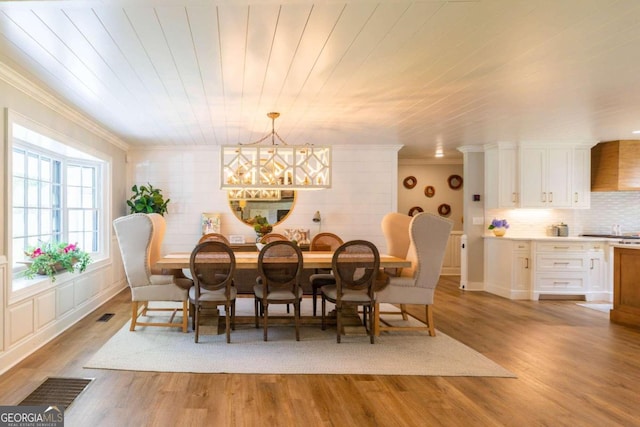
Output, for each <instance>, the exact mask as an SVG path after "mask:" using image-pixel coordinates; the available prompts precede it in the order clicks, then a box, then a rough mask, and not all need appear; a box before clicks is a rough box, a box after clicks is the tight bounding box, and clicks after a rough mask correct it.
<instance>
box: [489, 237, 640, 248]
mask: <svg viewBox="0 0 640 427" xmlns="http://www.w3.org/2000/svg"><path fill="white" fill-rule="evenodd" d="M483 237H484V238H487V239H507V240H532V241H533V240H535V241H541V242H608V243H609V244H612V243H617V242H619V241H620V238H608V237H583V236H567V237H559V236H509V235H508V234H507V235H504V236H502V237H498V236H494V235H493V234H485V235H484V236H483ZM620 246H640V245H624V244H621V245H620Z"/></svg>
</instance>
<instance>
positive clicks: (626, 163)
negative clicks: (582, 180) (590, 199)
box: [590, 140, 640, 191]
mask: <svg viewBox="0 0 640 427" xmlns="http://www.w3.org/2000/svg"><path fill="white" fill-rule="evenodd" d="M591 162H592V163H591V178H590V181H591V191H634V190H640V168H638V162H640V141H637V140H632V141H608V142H601V143H599V144H598V145H596V146H594V147H593V148H592V149H591Z"/></svg>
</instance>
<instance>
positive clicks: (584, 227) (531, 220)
mask: <svg viewBox="0 0 640 427" xmlns="http://www.w3.org/2000/svg"><path fill="white" fill-rule="evenodd" d="M493 218H500V219H502V218H505V219H507V220H508V221H509V224H510V228H509V231H508V233H509V235H510V236H513V237H517V236H523V237H527V236H534V237H535V236H545V235H548V233H549V227H550V226H551V225H552V224H558V223H560V222H563V223H565V224H568V225H569V235H571V236H578V235H580V234H584V233H588V234H607V233H611V226H612V225H613V224H620V226H621V228H622V232H623V233H625V232H627V233H628V232H636V233H638V232H640V192H635V191H626V192H610V193H609V192H607V193H601V192H596V193H591V209H575V210H572V209H490V210H487V211H486V212H485V225H484V227H485V229H486V227H488V225H489V223H490V222H491V220H492V219H493ZM487 232H488V230H487Z"/></svg>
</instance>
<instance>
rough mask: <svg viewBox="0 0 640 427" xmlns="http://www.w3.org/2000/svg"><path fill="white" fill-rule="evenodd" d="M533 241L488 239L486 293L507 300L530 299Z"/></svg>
mask: <svg viewBox="0 0 640 427" xmlns="http://www.w3.org/2000/svg"><path fill="white" fill-rule="evenodd" d="M530 254H531V242H530V241H528V240H513V239H503V238H491V237H489V238H486V239H485V257H484V259H485V263H484V282H485V291H487V292H490V293H492V294H495V295H499V296H502V297H505V298H509V299H513V300H519V299H529V295H530V287H531V258H530V257H531V255H530Z"/></svg>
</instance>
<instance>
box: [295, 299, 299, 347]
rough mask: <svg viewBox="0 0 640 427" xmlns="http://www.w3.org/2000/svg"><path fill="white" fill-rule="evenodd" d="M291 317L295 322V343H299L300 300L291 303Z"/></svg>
mask: <svg viewBox="0 0 640 427" xmlns="http://www.w3.org/2000/svg"><path fill="white" fill-rule="evenodd" d="M293 316H294V318H295V322H296V341H300V300H299V299H298V301H297V302H295V303H293Z"/></svg>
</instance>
